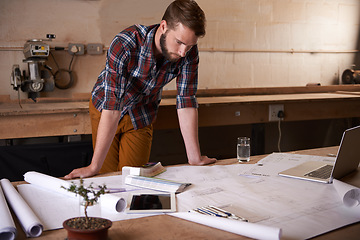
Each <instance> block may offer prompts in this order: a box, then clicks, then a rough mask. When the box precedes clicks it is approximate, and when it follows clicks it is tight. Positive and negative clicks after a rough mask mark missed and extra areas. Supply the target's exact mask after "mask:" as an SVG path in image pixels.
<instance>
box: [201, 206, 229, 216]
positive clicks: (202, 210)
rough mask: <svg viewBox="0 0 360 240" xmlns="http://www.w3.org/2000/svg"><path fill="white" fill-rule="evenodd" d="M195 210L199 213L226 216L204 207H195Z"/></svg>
mask: <svg viewBox="0 0 360 240" xmlns="http://www.w3.org/2000/svg"><path fill="white" fill-rule="evenodd" d="M195 211H196V212H199V213H202V214H206V215H211V216H215V217H226V216H223V215H220V214H217V213H215V212H213V211H208V210H205V209H202V208H197V209H195Z"/></svg>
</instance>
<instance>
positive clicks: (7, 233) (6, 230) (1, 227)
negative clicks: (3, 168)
mask: <svg viewBox="0 0 360 240" xmlns="http://www.w3.org/2000/svg"><path fill="white" fill-rule="evenodd" d="M0 215H1V218H0V239H3V240H14V239H15V237H16V227H15V223H14V220H13V218H12V217H11V213H10V210H9V207H8V205H7V203H6V200H5V196H4V193H3V191H2V188H1V184H0Z"/></svg>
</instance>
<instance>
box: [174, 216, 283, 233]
mask: <svg viewBox="0 0 360 240" xmlns="http://www.w3.org/2000/svg"><path fill="white" fill-rule="evenodd" d="M169 215H171V216H174V217H178V218H182V219H185V220H188V221H192V222H196V223H200V224H203V225H206V226H209V227H213V228H217V229H220V230H224V231H227V232H232V233H235V234H239V235H242V236H246V237H250V238H255V239H263V240H274V239H277V240H278V239H280V238H281V229H280V228H274V227H268V226H263V225H259V224H255V223H248V222H242V221H239V220H234V219H228V218H221V217H214V216H208V215H203V214H198V213H190V212H178V213H170V214H169Z"/></svg>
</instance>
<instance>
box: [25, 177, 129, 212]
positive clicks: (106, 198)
mask: <svg viewBox="0 0 360 240" xmlns="http://www.w3.org/2000/svg"><path fill="white" fill-rule="evenodd" d="M24 180H25V181H26V182H28V183H30V184H33V185H36V186H38V187H41V188H45V189H47V190H49V191H53V192H54V191H55V192H57V193H60V194H63V195H67V196H70V197H76V195H75V194H74V193H72V192H68V191H67V190H66V189H63V188H62V187H61V186H64V187H65V188H68V187H69V186H70V185H71V183H70V182H69V181H65V180H62V179H60V178H56V177H52V176H49V175H46V174H42V173H38V172H27V173H25V174H24ZM101 205H102V206H104V207H105V208H107V209H110V210H111V211H117V212H121V211H123V210H124V209H125V207H126V202H125V200H124V198H122V197H118V196H116V195H113V194H105V195H103V196H101Z"/></svg>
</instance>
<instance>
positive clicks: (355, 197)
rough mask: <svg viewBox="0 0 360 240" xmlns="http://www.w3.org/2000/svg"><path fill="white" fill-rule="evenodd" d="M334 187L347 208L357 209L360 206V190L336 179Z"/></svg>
mask: <svg viewBox="0 0 360 240" xmlns="http://www.w3.org/2000/svg"><path fill="white" fill-rule="evenodd" d="M333 185H334V187H335V189H336V191H337V193H338V194H339V196H340V198H341V199H342V201H343V203H344V205H345V206H347V207H356V206H358V205H359V204H360V189H359V188H357V187H354V186H352V185H350V184H347V183H344V182H341V181H339V180H336V179H334V180H333Z"/></svg>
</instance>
